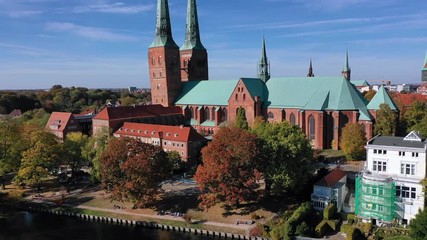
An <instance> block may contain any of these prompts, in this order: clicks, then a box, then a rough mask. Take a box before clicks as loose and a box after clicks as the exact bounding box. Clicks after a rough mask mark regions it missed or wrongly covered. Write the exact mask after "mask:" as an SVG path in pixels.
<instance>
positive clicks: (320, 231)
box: [315, 220, 331, 237]
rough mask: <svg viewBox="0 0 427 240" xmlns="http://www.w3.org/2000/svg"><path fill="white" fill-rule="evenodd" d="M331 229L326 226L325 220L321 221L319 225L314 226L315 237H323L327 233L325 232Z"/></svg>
mask: <svg viewBox="0 0 427 240" xmlns="http://www.w3.org/2000/svg"><path fill="white" fill-rule="evenodd" d="M330 230H331V229H330V226H329V224H328V221H326V220H322V221H321V222H320V223H319V224H317V226H316V230H315V231H316V236H317V237H323V236H325V234H326V233H327V232H329V231H330Z"/></svg>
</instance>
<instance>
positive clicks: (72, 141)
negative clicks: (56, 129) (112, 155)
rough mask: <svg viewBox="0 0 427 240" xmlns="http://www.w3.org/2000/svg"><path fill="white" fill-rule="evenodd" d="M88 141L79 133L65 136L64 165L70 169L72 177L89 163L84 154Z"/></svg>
mask: <svg viewBox="0 0 427 240" xmlns="http://www.w3.org/2000/svg"><path fill="white" fill-rule="evenodd" d="M88 141H89V139H88V137H87V136H86V135H84V134H82V133H80V132H74V133H69V134H67V137H66V139H65V141H64V152H65V155H64V160H65V162H64V163H65V164H67V165H68V166H70V167H71V176H72V177H74V174H75V173H76V172H77V171H78V170H80V169H81V167H82V166H83V165H84V164H85V163H87V162H88V161H89V159H88V158H87V157H88V156H87V155H86V154H84V150H85V147H86V146H87V144H88Z"/></svg>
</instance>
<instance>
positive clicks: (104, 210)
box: [64, 204, 254, 230]
mask: <svg viewBox="0 0 427 240" xmlns="http://www.w3.org/2000/svg"><path fill="white" fill-rule="evenodd" d="M64 205H65V204H64ZM65 206H67V205H65ZM70 206H71V205H70ZM71 207H75V208H79V209H88V210H95V211H101V212H109V213H119V214H125V215H130V216H138V217H146V218H156V219H163V220H174V221H180V222H184V221H185V220H184V219H183V218H182V217H174V216H168V215H152V214H143V213H133V212H128V211H125V210H121V209H106V208H99V207H90V206H84V205H79V206H71ZM202 224H205V225H211V226H216V227H226V228H234V229H240V230H249V229H250V228H251V227H253V226H254V225H247V224H239V225H236V224H231V223H220V222H203V223H202Z"/></svg>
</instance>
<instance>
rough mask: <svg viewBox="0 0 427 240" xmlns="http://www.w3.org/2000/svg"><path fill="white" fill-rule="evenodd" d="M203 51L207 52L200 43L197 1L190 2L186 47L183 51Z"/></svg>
mask: <svg viewBox="0 0 427 240" xmlns="http://www.w3.org/2000/svg"><path fill="white" fill-rule="evenodd" d="M188 49H201V50H206V49H205V47H204V46H203V45H202V43H201V41H200V32H199V19H198V18H197V6H196V0H188V5H187V25H186V33H185V41H184V45H182V47H181V50H188Z"/></svg>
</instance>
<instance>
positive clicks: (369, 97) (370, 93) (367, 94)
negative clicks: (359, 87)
mask: <svg viewBox="0 0 427 240" xmlns="http://www.w3.org/2000/svg"><path fill="white" fill-rule="evenodd" d="M376 93H377V91H375V90H373V89H370V90H369V91H365V92H363V96H364V97H365V99H366V100H367V101H368V102H370V101H371V100H372V98H373V97H374V96H375V94H376Z"/></svg>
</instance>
